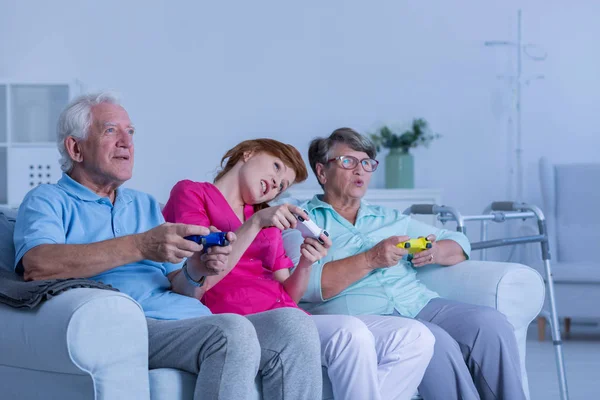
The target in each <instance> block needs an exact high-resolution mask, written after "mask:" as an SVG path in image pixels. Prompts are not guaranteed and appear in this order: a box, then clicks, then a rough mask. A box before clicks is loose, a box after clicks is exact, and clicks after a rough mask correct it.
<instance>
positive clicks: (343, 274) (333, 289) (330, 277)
mask: <svg viewBox="0 0 600 400" xmlns="http://www.w3.org/2000/svg"><path fill="white" fill-rule="evenodd" d="M407 239H408V236H392V237H389V238H387V239H384V240H382V241H381V242H379V243H377V244H376V245H375V246H373V247H372V248H371V249H369V250H367V251H365V252H363V253H359V254H356V255H354V256H350V257H347V258H343V259H341V260H336V261H330V262H328V263H326V264H325V265H324V266H323V270H322V272H321V296H322V297H323V300H326V299H329V298H331V297H333V296H336V295H338V294H339V293H341V292H342V291H343V290H344V289H346V288H347V287H348V286H350V285H352V284H353V283H354V282H356V281H358V280H360V279H362V278H363V277H365V276H366V275H368V274H369V273H370V272H371V271H373V270H374V269H377V268H386V267H391V266H392V265H396V264H398V262H399V261H400V259H401V258H402V257H404V256H405V255H406V253H407V250H406V249H400V248H398V247H396V245H397V244H398V243H400V242H403V241H405V240H407Z"/></svg>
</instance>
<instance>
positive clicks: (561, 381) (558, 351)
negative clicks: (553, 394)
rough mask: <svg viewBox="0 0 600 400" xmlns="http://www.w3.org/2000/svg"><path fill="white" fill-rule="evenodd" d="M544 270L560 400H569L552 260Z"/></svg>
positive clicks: (546, 263) (545, 264)
mask: <svg viewBox="0 0 600 400" xmlns="http://www.w3.org/2000/svg"><path fill="white" fill-rule="evenodd" d="M544 268H545V271H546V284H547V286H548V294H549V297H550V320H551V321H550V328H551V329H552V344H553V345H554V354H555V356H556V369H557V373H558V387H559V390H560V398H561V399H562V400H568V399H569V390H568V388H567V374H566V372H565V360H564V358H563V351H562V340H561V337H560V327H559V325H558V313H557V311H556V302H555V300H554V281H553V279H552V271H551V269H550V260H544Z"/></svg>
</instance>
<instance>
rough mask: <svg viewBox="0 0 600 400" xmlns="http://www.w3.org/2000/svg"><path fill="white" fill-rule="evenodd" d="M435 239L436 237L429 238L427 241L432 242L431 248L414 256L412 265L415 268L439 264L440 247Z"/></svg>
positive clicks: (430, 236)
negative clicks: (437, 260) (437, 259)
mask: <svg viewBox="0 0 600 400" xmlns="http://www.w3.org/2000/svg"><path fill="white" fill-rule="evenodd" d="M435 239H436V237H435V235H429V236H427V240H429V241H430V242H431V248H430V249H427V250H423V251H421V252H419V253H417V254H415V255H414V257H413V259H412V264H413V266H414V267H422V266H424V265H427V264H437V262H436V258H437V257H436V255H437V253H438V246H437V242H436V241H435Z"/></svg>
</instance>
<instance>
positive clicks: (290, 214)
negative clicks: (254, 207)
mask: <svg viewBox="0 0 600 400" xmlns="http://www.w3.org/2000/svg"><path fill="white" fill-rule="evenodd" d="M294 214H296V215H300V216H301V217H303V218H304V219H308V215H306V213H305V212H304V211H303V210H302V209H301V208H300V207H298V206H295V205H293V204H281V205H279V206H273V207H267V208H265V209H263V210H260V211H259V212H257V213H255V214H254V215H252V217H251V218H253V219H254V221H255V222H256V223H257V224H258V226H259V227H260V228H268V227H271V226H274V227H275V228H277V229H279V230H281V231H283V230H285V229H288V228H296V224H297V223H298V220H297V219H296V217H295V215H294Z"/></svg>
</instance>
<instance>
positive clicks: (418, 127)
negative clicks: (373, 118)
mask: <svg viewBox="0 0 600 400" xmlns="http://www.w3.org/2000/svg"><path fill="white" fill-rule="evenodd" d="M370 137H371V140H373V142H374V143H375V146H377V151H379V150H381V147H384V148H386V149H390V151H389V153H388V154H387V156H386V157H385V186H386V187H387V188H404V189H412V188H413V187H414V185H415V183H414V160H413V156H412V154H410V149H411V148H414V147H417V146H425V147H427V146H428V145H429V144H430V143H431V142H432V141H433V140H435V139H438V138H440V137H441V135H440V134H438V133H434V132H432V131H431V129H430V128H429V125H428V123H427V121H425V120H424V119H423V118H415V119H413V121H412V124H411V126H410V128H409V129H407V130H405V131H403V132H402V131H394V130H393V129H392V128H390V127H389V126H387V125H384V126H382V127H381V128H379V129H378V130H377V132H375V133H372V134H371V135H370Z"/></svg>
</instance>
